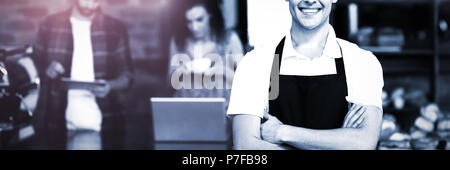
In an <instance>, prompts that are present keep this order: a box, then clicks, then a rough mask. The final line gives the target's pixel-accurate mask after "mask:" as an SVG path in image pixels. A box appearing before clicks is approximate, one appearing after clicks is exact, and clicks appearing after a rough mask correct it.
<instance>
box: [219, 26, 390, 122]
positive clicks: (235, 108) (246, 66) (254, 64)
mask: <svg viewBox="0 0 450 170" xmlns="http://www.w3.org/2000/svg"><path fill="white" fill-rule="evenodd" d="M329 28H330V29H329V33H328V38H327V42H326V44H325V48H324V51H323V55H322V56H321V57H319V58H315V59H312V60H311V59H309V58H307V57H305V56H301V55H300V54H298V53H297V52H296V51H295V49H294V47H293V45H292V40H291V35H290V32H289V31H286V42H285V46H284V51H283V60H282V61H281V68H280V74H281V75H299V76H318V75H330V74H336V73H337V70H336V66H335V58H341V57H342V55H341V48H342V53H343V59H344V65H345V66H344V67H345V72H346V78H347V88H348V96H347V97H346V100H347V101H348V102H350V103H356V104H361V105H372V106H377V107H379V108H380V109H382V97H381V94H382V90H383V86H384V81H383V70H382V67H381V64H380V62H379V61H378V59H377V58H376V57H375V56H374V55H373V54H372V53H371V52H369V51H365V50H362V49H360V48H359V47H358V46H357V45H355V44H353V43H350V42H348V41H345V40H342V39H338V38H336V34H335V32H334V29H333V27H332V26H331V25H329ZM282 38H283V37H279V39H276V40H273V41H272V43H270V44H266V45H263V46H260V47H256V48H255V50H253V51H251V52H249V53H248V54H247V55H246V56H245V57H244V58H243V59H242V61H241V62H240V64H239V65H238V68H237V70H236V74H235V76H234V79H233V87H232V90H231V96H230V104H229V107H228V111H227V114H228V115H236V114H249V115H256V116H258V117H260V118H262V117H263V115H264V112H265V111H267V108H268V101H269V87H270V74H271V71H272V63H273V58H274V55H275V49H276V47H277V46H278V44H279V43H280V41H281V39H282ZM339 47H341V48H339ZM325 105H326V103H324V106H325Z"/></svg>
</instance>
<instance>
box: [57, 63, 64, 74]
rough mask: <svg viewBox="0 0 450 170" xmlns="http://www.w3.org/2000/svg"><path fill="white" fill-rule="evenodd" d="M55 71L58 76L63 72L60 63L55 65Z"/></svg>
mask: <svg viewBox="0 0 450 170" xmlns="http://www.w3.org/2000/svg"><path fill="white" fill-rule="evenodd" d="M55 70H56V71H57V72H58V73H60V74H63V73H64V72H65V69H64V67H63V66H62V65H61V64H60V63H56V64H55Z"/></svg>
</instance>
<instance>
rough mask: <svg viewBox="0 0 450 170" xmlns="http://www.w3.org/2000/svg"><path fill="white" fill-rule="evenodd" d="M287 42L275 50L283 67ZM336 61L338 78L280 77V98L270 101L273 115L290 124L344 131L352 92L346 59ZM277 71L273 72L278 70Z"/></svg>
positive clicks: (326, 76)
mask: <svg viewBox="0 0 450 170" xmlns="http://www.w3.org/2000/svg"><path fill="white" fill-rule="evenodd" d="M285 40H286V38H284V39H283V40H282V41H281V42H280V44H279V45H278V46H277V48H276V51H275V54H278V55H279V56H280V57H279V61H280V62H279V64H280V65H281V61H282V58H283V47H284V42H285ZM341 55H342V48H341ZM342 56H343V55H342ZM335 61H336V69H337V74H336V75H321V76H290V75H279V74H278V75H277V76H279V96H278V98H276V99H275V100H269V113H270V114H271V115H273V116H275V117H277V118H278V119H279V120H280V121H281V122H283V123H284V124H287V125H292V126H297V127H304V128H310V129H336V128H340V127H341V126H342V125H343V122H344V118H345V116H346V114H347V112H348V109H349V108H348V102H347V101H346V99H345V97H346V96H347V94H348V91H347V81H346V76H345V68H344V62H343V57H341V58H338V59H335ZM274 63H275V62H274ZM273 68H274V69H275V68H277V67H273ZM279 68H281V67H278V69H279ZM274 69H272V72H274V71H276V70H274ZM278 73H279V72H278ZM271 75H272V74H271Z"/></svg>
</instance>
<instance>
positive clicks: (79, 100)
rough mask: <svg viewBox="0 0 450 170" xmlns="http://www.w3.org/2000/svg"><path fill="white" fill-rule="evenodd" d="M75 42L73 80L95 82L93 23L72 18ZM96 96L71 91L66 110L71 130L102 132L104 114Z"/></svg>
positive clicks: (81, 91)
mask: <svg viewBox="0 0 450 170" xmlns="http://www.w3.org/2000/svg"><path fill="white" fill-rule="evenodd" d="M70 22H71V23H72V33H73V40H74V50H73V57H72V70H71V79H72V80H77V81H95V74H94V54H93V51H92V43H91V22H89V21H83V20H79V19H76V18H73V17H72V18H70ZM95 99H96V97H95V95H94V94H93V93H92V92H90V91H88V90H69V94H68V104H67V109H66V120H67V128H68V129H69V130H78V129H82V130H94V131H100V129H101V123H102V113H101V111H100V108H99V106H98V105H97V101H96V100H95Z"/></svg>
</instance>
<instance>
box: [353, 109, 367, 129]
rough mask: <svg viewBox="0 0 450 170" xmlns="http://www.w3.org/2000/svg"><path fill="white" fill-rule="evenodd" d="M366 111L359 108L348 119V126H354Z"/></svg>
mask: <svg viewBox="0 0 450 170" xmlns="http://www.w3.org/2000/svg"><path fill="white" fill-rule="evenodd" d="M365 111H366V108H364V107H363V108H361V109H360V110H359V111H358V112H356V114H355V115H354V116H353V117H352V118H351V119H350V122H349V125H350V126H351V127H353V125H354V124H356V123H357V122H358V121H359V120H360V119H361V118H362V117H364V116H363V114H364V112H365Z"/></svg>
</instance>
